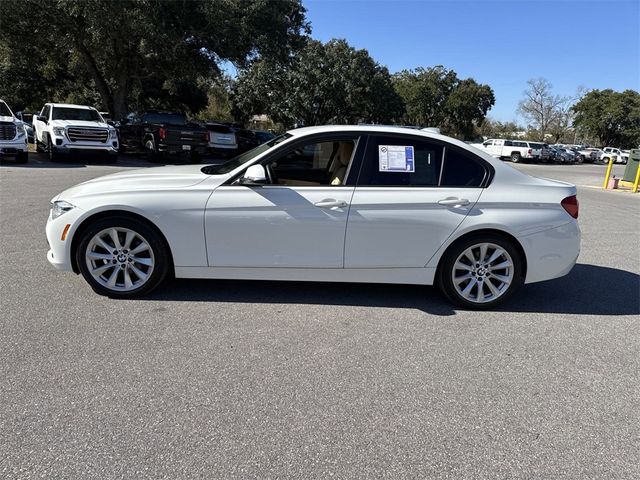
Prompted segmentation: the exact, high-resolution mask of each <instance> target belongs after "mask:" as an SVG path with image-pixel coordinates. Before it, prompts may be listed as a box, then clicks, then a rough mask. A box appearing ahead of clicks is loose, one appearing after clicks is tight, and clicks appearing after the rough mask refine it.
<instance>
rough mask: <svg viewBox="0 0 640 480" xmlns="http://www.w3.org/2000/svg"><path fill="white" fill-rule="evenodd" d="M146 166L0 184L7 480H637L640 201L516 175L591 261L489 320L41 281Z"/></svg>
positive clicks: (570, 169)
mask: <svg viewBox="0 0 640 480" xmlns="http://www.w3.org/2000/svg"><path fill="white" fill-rule="evenodd" d="M140 166H148V164H147V163H146V162H145V161H144V159H130V158H124V157H121V159H120V161H118V162H117V163H114V164H108V165H103V164H101V163H100V162H99V161H91V162H89V163H73V162H72V163H62V164H49V163H47V162H46V160H45V159H44V156H36V155H32V156H31V160H30V163H29V164H27V165H13V164H12V163H11V162H10V161H5V162H3V163H2V165H1V166H0V200H1V201H0V240H1V241H0V245H1V248H0V306H1V320H0V328H1V332H2V334H1V336H0V477H2V478H23V479H27V478H194V477H200V478H305V479H306V478H322V479H324V478H328V477H333V478H394V479H395V478H528V479H531V478H539V479H551V478H553V479H558V478H619V479H631V478H640V276H639V274H640V257H639V255H638V252H639V251H640V248H639V247H640V242H639V236H638V232H639V231H640V194H638V195H635V196H634V195H632V194H630V193H622V192H611V191H602V190H600V189H598V188H595V187H597V186H598V185H599V184H601V182H602V178H603V175H604V171H605V168H604V166H602V165H568V166H552V165H518V166H517V168H520V169H522V170H524V171H526V172H528V173H532V174H534V175H538V176H547V177H551V178H557V179H561V180H566V181H571V182H573V183H576V184H577V185H578V192H579V200H580V203H581V208H580V224H581V228H582V232H583V240H582V252H581V255H580V258H579V260H578V265H577V266H576V267H575V269H574V270H573V271H572V272H571V273H570V274H569V275H568V276H567V277H565V278H561V279H558V280H554V281H551V282H546V283H541V284H533V285H528V286H525V288H523V290H521V291H520V293H519V294H517V295H516V296H515V297H514V298H513V299H512V300H511V301H510V302H509V303H507V304H506V305H505V306H503V307H501V308H500V309H499V310H498V311H492V312H484V313H477V312H467V311H458V310H455V309H452V307H451V306H450V305H449V304H448V303H447V302H446V301H444V300H443V299H442V297H441V296H440V295H439V293H438V291H437V289H435V288H426V287H419V286H388V285H347V284H311V283H283V282H241V281H180V282H177V281H174V282H172V283H170V284H168V285H165V286H164V287H162V288H161V289H159V290H158V291H157V292H155V293H154V294H153V295H152V296H151V297H149V298H146V299H142V300H137V301H117V300H110V299H107V298H103V297H99V296H97V295H95V294H94V293H93V292H92V291H91V290H90V288H89V287H88V285H87V284H86V283H85V282H84V281H83V280H82V278H81V277H79V276H75V275H73V274H68V273H60V272H57V271H54V269H53V268H52V267H51V266H50V265H49V264H48V262H47V260H46V251H47V244H46V240H45V237H44V224H45V222H46V218H47V215H48V208H49V200H50V199H51V198H52V197H53V196H54V195H55V194H57V193H58V192H60V191H61V190H63V189H65V188H67V187H69V186H71V185H74V184H76V183H78V182H81V181H84V180H87V179H90V178H93V177H96V176H100V175H104V174H107V173H112V172H117V171H120V170H122V169H127V168H133V167H140ZM623 168H624V167H623V166H616V167H615V170H614V173H615V174H616V175H617V176H618V177H620V176H621V175H622V170H623Z"/></svg>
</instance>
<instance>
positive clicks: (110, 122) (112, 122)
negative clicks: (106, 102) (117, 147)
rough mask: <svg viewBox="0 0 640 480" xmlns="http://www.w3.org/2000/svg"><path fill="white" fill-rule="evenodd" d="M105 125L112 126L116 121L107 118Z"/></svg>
mask: <svg viewBox="0 0 640 480" xmlns="http://www.w3.org/2000/svg"><path fill="white" fill-rule="evenodd" d="M107 125H111V126H112V127H114V126H115V125H116V122H114V121H113V120H107Z"/></svg>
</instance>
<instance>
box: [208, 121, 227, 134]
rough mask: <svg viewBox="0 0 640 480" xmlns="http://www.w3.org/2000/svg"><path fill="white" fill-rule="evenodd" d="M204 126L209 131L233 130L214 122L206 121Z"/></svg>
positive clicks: (223, 131) (222, 131) (225, 131)
mask: <svg viewBox="0 0 640 480" xmlns="http://www.w3.org/2000/svg"><path fill="white" fill-rule="evenodd" d="M205 127H206V129H207V130H209V131H210V132H216V133H233V130H231V128H229V127H227V126H226V125H216V124H212V123H208V124H206V125H205Z"/></svg>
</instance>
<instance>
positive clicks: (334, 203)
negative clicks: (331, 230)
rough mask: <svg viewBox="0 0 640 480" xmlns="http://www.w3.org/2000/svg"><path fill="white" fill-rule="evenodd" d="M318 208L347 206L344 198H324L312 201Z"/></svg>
mask: <svg viewBox="0 0 640 480" xmlns="http://www.w3.org/2000/svg"><path fill="white" fill-rule="evenodd" d="M314 205H315V206H316V207H318V208H344V207H346V206H347V202H345V201H344V200H333V199H326V200H321V201H319V202H316V203H314Z"/></svg>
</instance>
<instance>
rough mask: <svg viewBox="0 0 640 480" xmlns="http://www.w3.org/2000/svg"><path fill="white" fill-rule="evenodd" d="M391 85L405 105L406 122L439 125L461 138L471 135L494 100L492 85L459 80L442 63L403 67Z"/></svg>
mask: <svg viewBox="0 0 640 480" xmlns="http://www.w3.org/2000/svg"><path fill="white" fill-rule="evenodd" d="M393 84H394V87H395V89H396V91H397V92H398V94H399V95H400V96H401V97H402V99H403V101H404V104H405V108H406V113H405V115H404V117H403V122H404V123H405V124H409V125H417V126H423V127H425V126H427V127H440V128H441V130H442V131H443V133H450V134H454V135H460V136H463V137H471V136H472V135H473V132H474V125H479V124H481V123H482V121H483V120H484V118H485V116H486V114H487V111H488V110H489V109H490V108H491V107H492V106H493V105H494V103H495V96H494V94H493V90H492V89H491V87H489V86H488V85H481V84H478V83H477V82H476V81H475V80H473V79H472V78H468V79H464V80H461V79H459V78H458V76H457V74H456V72H454V71H453V70H448V69H446V68H444V67H443V66H441V65H438V66H436V67H431V68H426V69H425V68H417V69H415V70H403V71H401V72H399V73H397V74H395V75H394V76H393Z"/></svg>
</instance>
